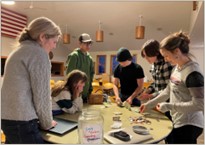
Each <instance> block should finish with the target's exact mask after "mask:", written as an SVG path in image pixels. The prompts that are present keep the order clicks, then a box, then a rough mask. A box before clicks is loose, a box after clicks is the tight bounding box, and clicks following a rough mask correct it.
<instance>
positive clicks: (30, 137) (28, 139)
mask: <svg viewBox="0 0 205 145" xmlns="http://www.w3.org/2000/svg"><path fill="white" fill-rule="evenodd" d="M37 121H38V120H37V119H34V120H30V121H14V120H4V119H2V120H1V128H2V130H3V132H4V134H5V135H6V142H5V143H6V144H43V143H44V141H43V138H42V137H41V134H40V131H39V129H38V122H37Z"/></svg>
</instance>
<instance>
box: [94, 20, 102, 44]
mask: <svg viewBox="0 0 205 145" xmlns="http://www.w3.org/2000/svg"><path fill="white" fill-rule="evenodd" d="M101 24H102V23H101V22H100V21H99V27H98V30H97V31H96V42H103V31H102V30H101Z"/></svg>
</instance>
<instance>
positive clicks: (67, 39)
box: [63, 25, 70, 44]
mask: <svg viewBox="0 0 205 145" xmlns="http://www.w3.org/2000/svg"><path fill="white" fill-rule="evenodd" d="M63 43H64V44H70V34H68V25H66V33H64V34H63Z"/></svg>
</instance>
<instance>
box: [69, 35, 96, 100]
mask: <svg viewBox="0 0 205 145" xmlns="http://www.w3.org/2000/svg"><path fill="white" fill-rule="evenodd" d="M92 43H93V40H92V39H91V37H90V35H89V34H87V33H83V34H81V35H80V36H79V48H76V49H75V50H74V51H73V52H72V53H70V54H69V55H68V58H67V61H66V74H68V73H69V72H71V71H72V70H74V69H79V70H81V71H83V72H84V73H86V75H87V77H88V81H87V82H86V83H85V87H84V89H83V93H82V98H83V102H84V103H86V102H87V100H88V97H89V95H90V94H91V92H92V90H93V87H92V81H93V76H94V73H95V71H94V62H93V59H92V57H91V55H90V54H89V53H88V51H89V50H90V48H91V45H92Z"/></svg>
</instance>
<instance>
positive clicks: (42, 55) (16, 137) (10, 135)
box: [1, 17, 61, 144]
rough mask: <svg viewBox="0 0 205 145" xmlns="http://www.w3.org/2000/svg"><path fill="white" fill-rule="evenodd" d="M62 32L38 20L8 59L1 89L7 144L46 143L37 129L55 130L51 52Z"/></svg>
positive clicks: (45, 21)
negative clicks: (51, 89)
mask: <svg viewBox="0 0 205 145" xmlns="http://www.w3.org/2000/svg"><path fill="white" fill-rule="evenodd" d="M60 35H61V30H60V28H59V27H58V26H57V25H56V24H55V23H54V22H53V21H52V20H50V19H48V18H46V17H39V18H36V19H34V20H33V21H31V22H30V24H29V25H28V27H27V28H25V29H24V30H23V31H22V33H21V35H20V36H19V40H18V41H19V43H20V44H19V46H18V47H17V49H15V50H14V51H13V52H12V53H11V54H10V55H9V56H8V58H7V61H6V65H5V73H4V77H3V83H2V89H1V91H2V92H1V102H2V103H1V127H2V130H3V132H4V133H5V135H6V142H5V143H6V144H7V143H9V144H38V143H40V144H41V143H44V141H43V139H42V137H41V134H40V131H39V129H38V125H40V127H41V128H42V129H44V130H48V129H50V128H52V127H54V126H55V125H56V124H57V123H56V122H55V121H53V117H52V108H51V107H52V106H51V97H50V76H51V71H50V70H51V63H50V60H49V56H48V54H49V52H50V51H51V50H52V49H54V48H55V47H56V44H57V42H58V39H59V36H60Z"/></svg>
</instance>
